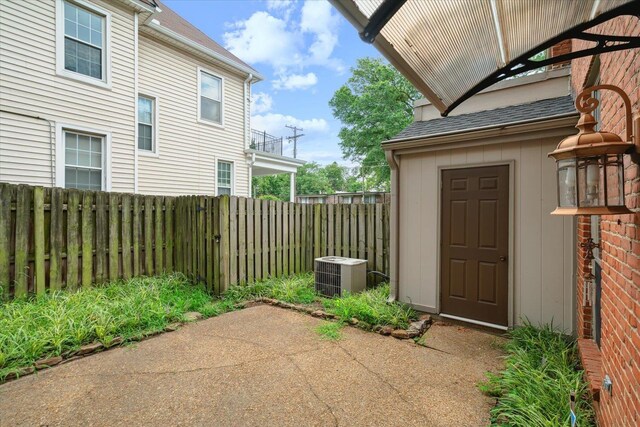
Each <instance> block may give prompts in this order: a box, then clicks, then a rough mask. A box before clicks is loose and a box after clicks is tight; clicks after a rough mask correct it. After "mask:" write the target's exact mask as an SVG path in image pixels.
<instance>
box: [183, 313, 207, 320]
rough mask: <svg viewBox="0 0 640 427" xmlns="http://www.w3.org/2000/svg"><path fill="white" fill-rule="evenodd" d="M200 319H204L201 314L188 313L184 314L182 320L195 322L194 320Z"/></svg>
mask: <svg viewBox="0 0 640 427" xmlns="http://www.w3.org/2000/svg"><path fill="white" fill-rule="evenodd" d="M202 318H204V316H203V315H202V313H198V312H197V311H189V312H187V313H185V314H184V319H185V320H186V321H187V322H195V321H196V320H200V319H202Z"/></svg>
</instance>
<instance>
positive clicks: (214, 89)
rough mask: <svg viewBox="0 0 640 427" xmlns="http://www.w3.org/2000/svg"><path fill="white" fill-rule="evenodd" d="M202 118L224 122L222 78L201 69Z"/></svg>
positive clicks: (200, 107) (212, 121)
mask: <svg viewBox="0 0 640 427" xmlns="http://www.w3.org/2000/svg"><path fill="white" fill-rule="evenodd" d="M199 81H200V87H199V97H200V100H199V102H200V104H199V111H200V120H204V121H207V122H211V123H215V124H219V125H221V124H222V79H221V78H220V77H217V76H214V75H213V74H209V73H207V72H204V71H200V79H199Z"/></svg>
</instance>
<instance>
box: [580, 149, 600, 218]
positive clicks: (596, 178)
mask: <svg viewBox="0 0 640 427" xmlns="http://www.w3.org/2000/svg"><path fill="white" fill-rule="evenodd" d="M601 159H602V158H601V157H585V158H581V159H578V198H579V200H578V205H579V206H581V207H599V206H605V200H604V181H603V179H604V177H603V176H601V175H602V174H603V172H604V168H603V167H602V162H601Z"/></svg>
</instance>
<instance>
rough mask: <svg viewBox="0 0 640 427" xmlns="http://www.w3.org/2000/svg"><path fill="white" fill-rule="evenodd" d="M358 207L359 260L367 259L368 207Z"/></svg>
mask: <svg viewBox="0 0 640 427" xmlns="http://www.w3.org/2000/svg"><path fill="white" fill-rule="evenodd" d="M356 206H358V258H360V259H366V254H365V245H366V241H365V238H366V233H365V229H366V227H365V208H366V206H367V205H363V204H359V205H356Z"/></svg>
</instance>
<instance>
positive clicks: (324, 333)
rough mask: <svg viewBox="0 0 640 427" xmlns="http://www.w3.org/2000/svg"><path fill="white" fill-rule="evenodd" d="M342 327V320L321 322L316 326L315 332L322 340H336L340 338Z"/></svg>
mask: <svg viewBox="0 0 640 427" xmlns="http://www.w3.org/2000/svg"><path fill="white" fill-rule="evenodd" d="M343 327H344V323H342V322H322V323H321V324H320V325H319V326H318V327H316V333H317V334H318V335H320V338H322V339H324V340H329V341H338V340H340V339H342V328H343Z"/></svg>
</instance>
